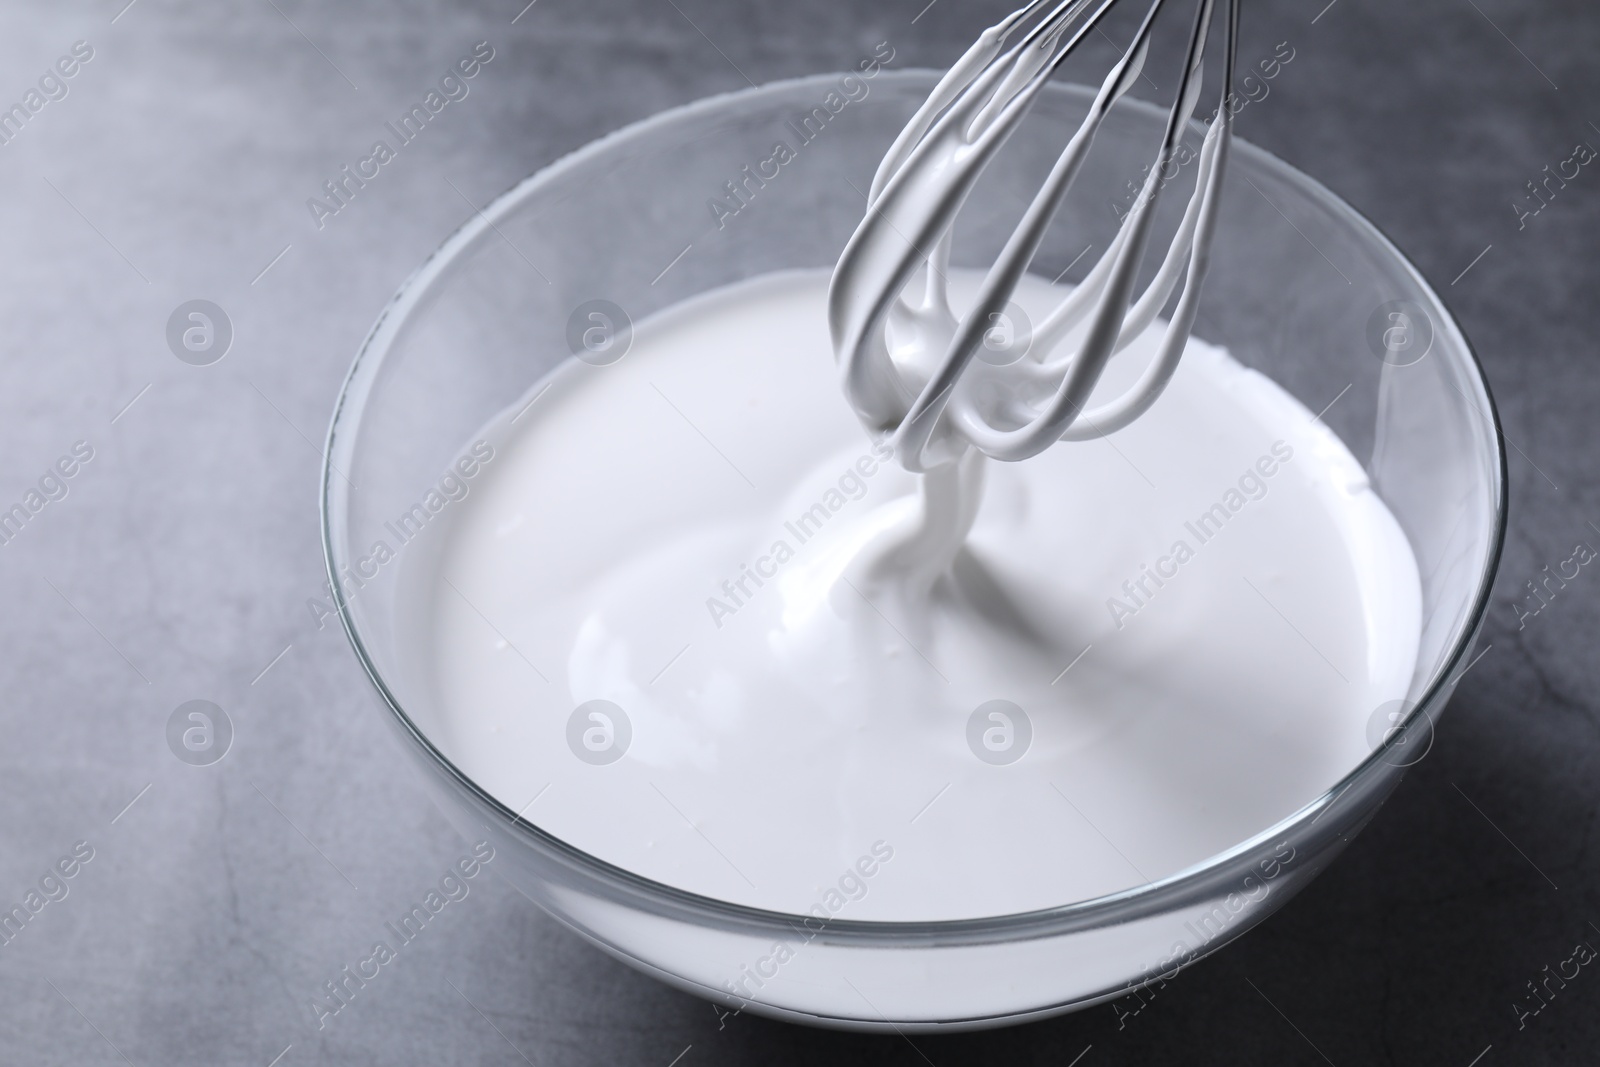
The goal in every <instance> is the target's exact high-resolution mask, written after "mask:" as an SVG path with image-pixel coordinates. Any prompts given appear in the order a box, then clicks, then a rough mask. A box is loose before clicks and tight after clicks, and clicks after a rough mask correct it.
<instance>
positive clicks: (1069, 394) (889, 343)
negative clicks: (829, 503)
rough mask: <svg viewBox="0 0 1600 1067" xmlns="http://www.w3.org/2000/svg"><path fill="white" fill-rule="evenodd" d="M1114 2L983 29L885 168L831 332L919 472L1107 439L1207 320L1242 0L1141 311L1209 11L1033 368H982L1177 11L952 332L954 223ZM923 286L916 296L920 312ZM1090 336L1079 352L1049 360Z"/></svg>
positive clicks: (862, 397) (840, 287)
mask: <svg viewBox="0 0 1600 1067" xmlns="http://www.w3.org/2000/svg"><path fill="white" fill-rule="evenodd" d="M1116 2H1117V0H1034V2H1033V3H1029V4H1028V5H1027V6H1025V7H1023V8H1021V9H1020V10H1018V11H1016V12H1014V13H1012V14H1011V15H1009V16H1008V17H1007V18H1005V19H1004V20H1002V21H1001V22H999V23H998V24H996V25H994V26H991V27H990V28H989V29H987V30H985V31H984V32H983V34H982V35H981V36H980V37H979V38H978V40H977V42H976V43H975V44H973V46H972V47H971V48H970V49H969V50H968V51H967V53H966V54H965V55H964V56H962V58H961V59H960V60H959V61H958V62H957V63H956V65H955V66H954V67H952V68H951V70H950V72H949V73H948V74H946V75H945V76H944V78H943V79H941V80H940V82H939V84H938V85H937V86H936V87H935V88H934V90H933V93H932V94H931V95H930V96H929V97H928V100H927V102H926V103H924V104H923V105H922V107H921V108H920V109H919V110H918V111H917V113H916V115H915V116H913V117H912V119H911V122H910V123H909V124H908V125H907V126H906V128H905V129H904V130H903V131H902V132H901V134H900V136H899V137H898V138H897V139H896V140H895V142H894V145H893V146H892V147H891V148H890V149H889V153H888V155H887V156H886V157H885V158H884V160H883V163H882V164H881V165H880V166H879V168H878V172H877V175H876V177H875V178H874V180H873V183H872V189H871V192H870V193H869V207H868V211H867V215H866V218H865V219H863V220H862V222H861V225H860V226H859V227H858V228H857V229H856V232H855V234H854V235H853V236H852V237H851V239H850V242H849V244H848V245H847V246H846V248H845V251H844V254H843V255H842V256H841V257H840V259H839V263H838V266H837V267H836V268H835V270H834V274H833V281H832V285H831V288H830V290H829V294H828V314H829V325H830V328H831V330H832V335H833V343H834V350H835V352H836V353H837V355H838V358H839V361H840V364H841V371H842V374H843V379H844V388H845V393H846V395H847V396H848V397H849V399H850V402H851V404H852V405H853V406H854V408H855V410H856V413H857V414H858V415H859V416H860V417H861V419H862V420H863V422H865V423H866V424H867V426H868V427H869V428H870V429H872V430H874V431H876V432H882V433H892V434H893V442H894V445H895V449H896V452H897V454H898V455H899V457H900V459H901V462H902V463H903V464H905V466H907V467H908V468H909V469H911V470H919V471H926V470H931V469H935V468H940V467H944V466H946V465H948V464H950V463H952V462H954V461H956V460H959V459H961V458H962V457H963V456H964V455H966V454H967V453H968V450H969V448H970V449H976V450H977V451H978V452H981V453H982V454H984V455H987V456H991V457H993V458H995V459H1001V460H1020V459H1026V458H1028V457H1029V456H1033V455H1036V454H1038V453H1039V452H1041V451H1043V450H1044V449H1046V448H1048V447H1049V446H1050V445H1052V444H1054V443H1055V442H1056V441H1058V440H1088V439H1092V438H1096V437H1101V436H1104V435H1106V434H1109V433H1112V432H1113V431H1115V430H1118V429H1121V428H1122V427H1124V426H1126V425H1127V424H1128V423H1130V422H1132V421H1133V420H1134V419H1136V418H1138V417H1139V416H1140V415H1141V414H1143V413H1144V412H1145V411H1146V410H1147V409H1148V408H1149V407H1150V405H1151V404H1153V403H1154V402H1155V400H1156V398H1157V397H1159V396H1160V395H1161V392H1162V390H1163V389H1164V388H1165V387H1166V384H1167V382H1168V381H1169V380H1170V379H1171V377H1172V373H1173V371H1174V370H1176V369H1177V365H1178V360H1179V358H1180V357H1181V356H1182V354H1183V350H1184V346H1185V345H1186V344H1187V342H1188V339H1189V332H1190V330H1191V329H1192V327H1193V324H1194V318H1195V313H1196V311H1197V310H1198V305H1199V295H1200V285H1201V280H1202V278H1203V277H1204V275H1205V270H1206V262H1207V257H1208V251H1209V247H1210V243H1211V237H1212V234H1213V232H1214V230H1215V226H1216V213H1217V202H1218V199H1219V197H1218V193H1219V191H1220V189H1221V187H1222V177H1223V171H1224V167H1225V164H1226V160H1227V155H1228V147H1229V144H1230V141H1231V138H1232V132H1233V130H1232V117H1231V114H1230V112H1229V109H1228V107H1227V106H1226V94H1227V91H1228V85H1229V84H1230V83H1231V82H1232V80H1233V69H1234V59H1235V52H1236V40H1237V30H1238V18H1239V11H1238V9H1239V3H1238V0H1227V26H1226V28H1225V42H1224V48H1225V52H1226V56H1225V61H1224V66H1225V71H1226V73H1225V76H1224V78H1223V82H1222V100H1221V101H1220V102H1219V104H1218V107H1217V112H1216V116H1215V118H1213V119H1212V121H1211V123H1210V125H1209V127H1208V129H1207V131H1206V136H1205V139H1204V142H1203V145H1202V147H1201V151H1200V158H1199V165H1198V169H1197V176H1196V180H1195V188H1194V192H1193V194H1192V195H1191V197H1190V199H1189V203H1188V207H1187V209H1186V210H1185V212H1184V215H1183V218H1182V220H1181V221H1180V222H1179V224H1178V227H1177V230H1176V233H1175V234H1174V236H1173V239H1172V242H1171V244H1170V246H1169V247H1168V249H1167V254H1166V257H1165V259H1164V260H1163V261H1162V263H1161V265H1160V267H1159V269H1158V270H1157V271H1156V273H1155V275H1154V277H1153V278H1152V280H1151V281H1150V283H1149V285H1148V286H1147V287H1146V288H1145V290H1144V292H1143V293H1142V294H1140V295H1139V297H1138V299H1137V300H1135V299H1134V288H1135V279H1136V276H1137V274H1138V272H1139V268H1140V265H1141V263H1142V261H1143V259H1144V255H1145V250H1146V245H1147V244H1148V242H1149V239H1150V230H1151V225H1152V220H1153V219H1154V216H1155V206H1156V202H1157V200H1158V198H1159V196H1160V194H1161V191H1162V187H1163V186H1164V185H1165V184H1166V180H1165V179H1164V178H1163V175H1164V174H1166V173H1167V170H1168V167H1169V165H1170V164H1171V162H1172V160H1173V157H1174V154H1175V152H1176V150H1177V148H1178V145H1179V142H1180V140H1181V138H1182V136H1183V132H1184V129H1185V127H1186V126H1187V124H1188V122H1189V120H1190V118H1191V116H1192V115H1193V113H1194V109H1195V105H1196V103H1197V101H1198V99H1199V96H1200V92H1201V85H1202V82H1203V79H1204V55H1205V50H1206V41H1207V38H1208V37H1209V34H1210V27H1211V18H1212V11H1213V8H1214V7H1215V0H1198V6H1197V8H1196V11H1195V16H1194V26H1193V30H1192V32H1191V35H1190V39H1189V46H1188V53H1187V66H1186V68H1185V70H1184V75H1183V81H1182V84H1181V86H1180V87H1179V90H1178V93H1177V99H1176V101H1175V102H1174V103H1173V105H1172V109H1171V112H1170V114H1169V115H1168V119H1167V126H1166V134H1165V136H1164V137H1163V138H1162V141H1161V144H1160V146H1159V148H1158V150H1157V153H1156V156H1155V161H1154V164H1153V165H1152V166H1151V168H1150V171H1149V174H1148V176H1147V178H1146V179H1145V181H1144V184H1143V187H1142V188H1141V190H1140V193H1139V195H1138V197H1137V199H1136V200H1135V202H1134V205H1133V207H1132V209H1131V210H1130V211H1129V212H1128V213H1127V215H1126V216H1124V218H1123V221H1122V224H1121V227H1120V228H1119V230H1118V231H1117V234H1116V237H1115V239H1114V240H1113V241H1112V242H1111V244H1110V245H1109V247H1107V248H1106V250H1105V251H1104V252H1103V253H1102V254H1101V256H1100V258H1099V260H1098V262H1096V263H1095V265H1094V266H1093V267H1092V268H1091V269H1090V271H1089V272H1088V274H1087V276H1086V277H1085V278H1084V280H1083V282H1082V283H1081V284H1079V285H1078V286H1077V288H1076V289H1074V290H1073V291H1072V293H1071V294H1070V295H1068V296H1067V297H1066V298H1065V299H1064V300H1063V301H1062V302H1061V303H1060V304H1059V305H1058V306H1057V307H1056V308H1055V310H1054V311H1052V312H1051V314H1050V315H1049V317H1048V318H1046V319H1045V320H1044V321H1043V322H1042V323H1040V324H1039V326H1038V328H1037V329H1036V330H1035V331H1034V333H1033V340H1032V344H1031V347H1030V349H1029V351H1028V352H1027V353H1026V355H1025V356H1024V358H1022V359H1020V360H1018V361H1017V362H1014V363H1012V364H1010V365H1009V366H1003V367H1001V366H994V365H991V364H989V363H986V362H985V361H983V360H977V361H975V360H974V358H973V357H974V356H975V355H976V354H977V353H978V350H979V348H980V346H981V345H982V344H983V343H984V339H985V334H986V333H987V332H988V331H989V330H990V329H991V328H992V324H993V323H994V322H995V321H997V320H996V316H998V315H1000V314H1002V313H1003V312H1004V311H1005V309H1006V306H1007V305H1008V304H1009V303H1010V302H1011V300H1012V296H1013V294H1014V292H1015V290H1016V288H1017V285H1018V283H1019V281H1020V280H1021V278H1022V276H1023V274H1024V273H1026V271H1027V270H1028V267H1029V265H1030V264H1031V262H1032V260H1033V257H1034V254H1035V253H1036V252H1037V251H1038V248H1039V246H1040V244H1041V242H1042V241H1043V239H1044V235H1045V231H1046V229H1047V227H1048V226H1049V225H1050V223H1051V220H1052V219H1053V218H1054V217H1055V215H1056V212H1057V210H1058V209H1059V207H1060V205H1061V203H1062V201H1063V200H1064V199H1065V198H1066V195H1067V193H1068V191H1069V190H1070V188H1071V186H1072V183H1073V180H1074V179H1075V178H1076V177H1077V175H1078V172H1079V170H1080V169H1081V168H1082V165H1083V162H1084V160H1085V158H1086V157H1087V155H1088V153H1089V151H1090V148H1091V145H1092V143H1093V141H1094V137H1095V134H1096V132H1097V131H1098V130H1099V128H1100V125H1101V123H1102V122H1103V120H1104V119H1105V117H1106V114H1107V112H1108V110H1109V109H1110V107H1111V105H1112V104H1114V103H1115V102H1116V101H1117V99H1118V98H1120V97H1121V96H1122V95H1123V94H1124V93H1125V92H1127V90H1128V89H1129V87H1130V86H1132V84H1133V83H1134V81H1135V80H1136V79H1137V78H1138V77H1139V76H1140V74H1141V73H1142V71H1143V68H1144V63H1145V60H1146V58H1147V55H1148V52H1149V47H1150V39H1151V34H1152V30H1153V29H1154V26H1155V23H1156V18H1157V15H1158V14H1159V13H1160V12H1161V10H1162V9H1163V8H1164V7H1166V6H1168V4H1169V3H1170V2H1171V0H1154V2H1153V3H1152V4H1151V6H1150V10H1149V13H1148V14H1147V15H1146V16H1145V18H1144V21H1143V23H1142V24H1141V25H1140V27H1139V31H1138V34H1137V35H1136V37H1135V38H1134V40H1133V43H1132V44H1131V45H1130V47H1129V48H1128V50H1127V52H1126V53H1125V54H1124V56H1123V58H1122V59H1121V61H1120V62H1118V63H1117V64H1116V66H1115V67H1114V68H1113V69H1112V71H1111V73H1110V74H1109V75H1108V76H1107V78H1106V79H1105V81H1104V83H1103V84H1102V85H1101V86H1100V90H1099V92H1098V93H1097V94H1096V96H1095V98H1094V102H1093V104H1092V105H1091V106H1090V108H1089V112H1088V115H1087V116H1086V117H1085V118H1084V120H1083V123H1082V125H1080V126H1079V128H1078V130H1077V132H1076V133H1075V134H1074V135H1073V137H1072V139H1071V140H1070V141H1068V143H1067V146H1066V148H1065V150H1064V151H1063V152H1062V153H1061V155H1060V157H1059V158H1058V159H1057V161H1056V163H1055V166H1054V168H1053V169H1052V170H1051V172H1050V175H1049V177H1048V178H1047V179H1046V180H1045V182H1044V185H1043V187H1042V188H1041V189H1040V190H1039V192H1038V194H1037V195H1036V196H1035V197H1034V198H1033V201H1032V203H1031V204H1030V205H1029V206H1028V209H1027V212H1026V213H1025V214H1024V215H1023V217H1022V220H1021V222H1020V223H1019V224H1018V225H1017V227H1016V229H1015V230H1014V231H1013V232H1012V234H1011V237H1010V238H1009V240H1007V242H1006V244H1005V247H1004V249H1003V250H1002V251H1001V253H1000V256H999V258H998V260H997V261H996V262H995V263H994V265H993V267H991V268H990V270H989V272H988V274H987V276H986V277H985V279H984V281H983V284H982V286H981V288H980V290H979V294H978V297H977V301H976V303H975V304H974V305H973V307H972V308H971V309H970V310H969V311H968V312H967V313H966V315H965V316H964V317H961V318H960V319H959V320H958V319H957V317H956V316H955V315H954V313H953V312H952V311H951V309H950V303H949V292H948V282H947V279H946V274H947V272H948V267H949V262H950V242H951V231H952V228H953V226H954V223H955V218H956V215H957V214H958V213H959V212H960V210H961V208H962V205H963V204H964V203H965V201H966V199H967V197H968V195H969V194H970V193H971V191H972V188H973V186H974V184H975V183H976V182H977V180H978V178H979V177H980V176H981V175H982V173H983V171H984V169H985V167H986V166H987V165H988V164H989V162H990V161H991V160H992V159H993V158H994V156H995V155H996V153H998V152H999V150H1000V148H1001V147H1002V146H1003V145H1004V144H1005V142H1006V140H1007V138H1009V137H1010V135H1011V134H1012V133H1013V132H1014V131H1015V130H1016V128H1017V127H1018V125H1019V124H1020V123H1021V122H1022V120H1023V118H1024V117H1025V116H1026V115H1027V113H1028V110H1029V109H1030V108H1031V106H1032V105H1033V102H1034V100H1035V99H1036V98H1037V96H1038V95H1039V92H1040V90H1041V89H1042V88H1043V87H1044V84H1045V82H1046V81H1047V80H1048V79H1049V78H1050V76H1051V75H1052V74H1053V73H1054V72H1055V70H1056V68H1057V67H1059V66H1060V64H1061V63H1062V62H1063V61H1064V60H1065V59H1066V57H1067V56H1069V55H1070V54H1071V53H1072V52H1073V51H1074V49H1076V48H1077V46H1078V45H1079V44H1080V43H1081V42H1082V41H1083V39H1084V38H1085V37H1086V36H1087V35H1088V34H1089V33H1090V32H1092V31H1093V30H1094V29H1095V28H1096V26H1097V25H1098V23H1099V22H1100V20H1101V19H1102V18H1104V17H1105V15H1106V13H1107V12H1108V11H1109V10H1110V9H1111V8H1112V6H1113V5H1114V4H1115V3H1116ZM1091 8H1092V9H1093V10H1092V11H1091V10H1090V9H1091ZM1030 26H1031V28H1029V29H1028V30H1027V32H1026V33H1025V34H1024V36H1023V37H1022V39H1021V40H1020V41H1019V42H1018V43H1017V44H1015V45H1013V46H1012V47H1010V48H1006V47H1005V44H1006V40H1007V38H1009V37H1010V36H1011V35H1012V34H1013V33H1014V32H1016V31H1018V30H1020V29H1022V28H1024V27H1030ZM925 249H926V250H928V251H926V252H925V251H923V250H925ZM919 273H921V274H922V275H923V276H924V277H923V279H922V281H923V285H922V286H921V294H920V296H915V297H913V296H912V295H911V293H912V292H914V283H915V282H916V281H917V276H918V274H919ZM1180 280H1181V281H1182V286H1183V287H1182V290H1181V292H1180V295H1179V297H1178V300H1177V303H1176V306H1175V308H1174V310H1173V313H1172V316H1171V318H1170V320H1169V322H1168V325H1167V327H1166V332H1165V336H1164V338H1163V339H1162V341H1161V344H1160V348H1159V349H1158V351H1157V354H1156V356H1155V358H1154V359H1153V360H1152V361H1151V362H1150V364H1149V365H1148V366H1147V367H1146V369H1145V370H1144V372H1143V373H1142V374H1141V375H1140V377H1139V378H1138V380H1137V381H1136V382H1134V384H1133V385H1132V386H1130V387H1129V388H1128V389H1127V390H1126V391H1125V392H1124V393H1122V394H1121V395H1120V396H1118V397H1117V398H1116V399H1114V400H1111V401H1109V402H1106V403H1103V404H1100V405H1098V406H1096V407H1094V408H1092V409H1089V410H1087V411H1086V410H1084V405H1085V404H1086V403H1087V401H1088V400H1089V398H1090V395H1091V394H1092V393H1093V391H1094V389H1095V386H1096V384H1097V383H1098V382H1099V380H1100V376H1101V374H1102V372H1103V371H1104V370H1105V367H1106V364H1107V362H1108V361H1109V360H1110V358H1111V357H1112V356H1114V355H1116V354H1117V352H1119V351H1121V350H1122V349H1123V348H1125V347H1126V346H1127V345H1128V344H1129V343H1130V342H1132V341H1133V340H1134V338H1136V337H1138V336H1139V335H1140V334H1141V333H1143V332H1144V331H1145V330H1146V329H1147V328H1148V327H1149V326H1150V324H1151V323H1152V322H1153V321H1154V320H1155V318H1156V316H1157V315H1158V314H1159V313H1160V311H1161V309H1162V308H1163V307H1164V306H1166V304H1167V302H1168V300H1169V299H1170V298H1171V296H1172V293H1173V292H1174V290H1175V289H1176V287H1177V286H1178V284H1179V282H1180ZM1085 321H1086V322H1087V328H1086V330H1085V331H1084V332H1083V334H1082V338H1081V341H1080V342H1079V343H1078V344H1076V345H1075V346H1073V348H1072V349H1071V350H1070V351H1066V352H1064V353H1062V354H1059V355H1057V354H1055V353H1054V350H1055V349H1056V348H1057V347H1059V346H1060V345H1061V342H1062V341H1063V340H1064V339H1065V338H1066V336H1067V335H1068V334H1069V333H1070V332H1071V331H1072V330H1073V329H1074V328H1076V327H1078V326H1079V325H1080V324H1082V323H1084V322H1085Z"/></svg>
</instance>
